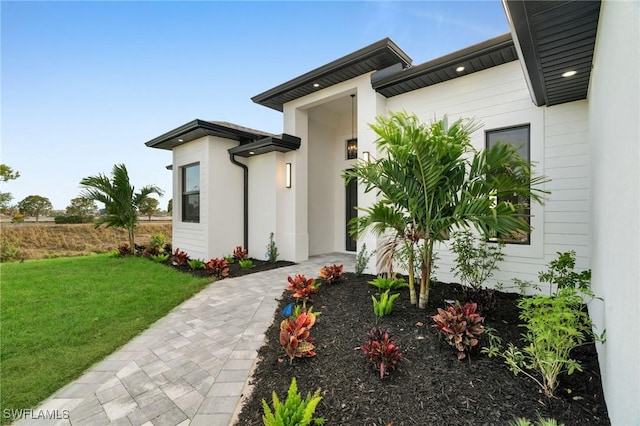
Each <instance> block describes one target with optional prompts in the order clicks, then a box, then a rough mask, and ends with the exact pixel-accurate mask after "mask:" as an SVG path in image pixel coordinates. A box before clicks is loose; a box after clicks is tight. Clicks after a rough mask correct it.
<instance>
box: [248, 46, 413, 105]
mask: <svg viewBox="0 0 640 426" xmlns="http://www.w3.org/2000/svg"><path fill="white" fill-rule="evenodd" d="M397 63H400V64H402V67H403V68H404V67H407V66H409V65H411V58H410V57H409V56H408V55H407V54H406V53H405V52H403V51H402V49H400V48H399V47H398V46H397V45H396V44H395V43H394V42H393V41H391V39H389V38H385V39H383V40H380V41H378V42H376V43H373V44H371V45H369V46H367V47H364V48H362V49H360V50H357V51H355V52H353V53H350V54H349V55H347V56H344V57H342V58H340V59H337V60H335V61H333V62H330V63H328V64H326V65H323V66H321V67H320V68H316V69H314V70H313V71H310V72H308V73H306V74H303V75H301V76H299V77H296V78H294V79H293V80H290V81H288V82H286V83H283V84H281V85H279V86H276V87H274V88H273V89H270V90H267V91H266V92H263V93H261V94H259V95H256V96H254V97H253V98H251V100H252V101H253V102H255V103H257V104H260V105H263V106H266V107H269V108H272V109H275V110H277V111H282V106H283V105H284V104H285V103H287V102H290V101H292V100H294V99H298V98H301V97H303V96H306V95H308V94H310V93H313V92H316V91H318V90H322V89H326V88H327V87H330V86H333V85H334V84H338V83H342V82H343V81H347V80H351V79H352V78H354V77H357V76H360V75H362V74H366V73H369V72H371V71H377V70H381V69H383V68H387V67H389V66H391V65H394V64H397ZM316 83H317V84H319V86H318V87H313V85H314V84H316Z"/></svg>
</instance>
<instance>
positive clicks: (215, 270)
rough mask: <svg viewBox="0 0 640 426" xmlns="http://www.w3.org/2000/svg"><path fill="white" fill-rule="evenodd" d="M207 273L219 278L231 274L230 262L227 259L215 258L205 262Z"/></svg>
mask: <svg viewBox="0 0 640 426" xmlns="http://www.w3.org/2000/svg"><path fill="white" fill-rule="evenodd" d="M204 268H205V270H206V271H207V274H209V275H213V276H214V277H216V278H218V279H222V278H226V277H228V276H229V262H227V261H226V260H225V259H219V258H213V259H211V260H209V261H208V262H207V263H205V264H204Z"/></svg>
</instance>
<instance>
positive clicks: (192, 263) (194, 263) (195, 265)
mask: <svg viewBox="0 0 640 426" xmlns="http://www.w3.org/2000/svg"><path fill="white" fill-rule="evenodd" d="M187 264H188V265H189V268H191V269H192V270H194V271H195V270H197V269H205V267H204V260H202V259H189V260H187Z"/></svg>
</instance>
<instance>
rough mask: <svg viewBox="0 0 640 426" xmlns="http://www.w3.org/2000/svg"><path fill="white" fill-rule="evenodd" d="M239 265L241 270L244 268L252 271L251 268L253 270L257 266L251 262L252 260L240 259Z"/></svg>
mask: <svg viewBox="0 0 640 426" xmlns="http://www.w3.org/2000/svg"><path fill="white" fill-rule="evenodd" d="M238 264H239V265H240V268H242V269H251V268H253V267H254V266H255V265H254V264H253V260H251V259H240V260H238Z"/></svg>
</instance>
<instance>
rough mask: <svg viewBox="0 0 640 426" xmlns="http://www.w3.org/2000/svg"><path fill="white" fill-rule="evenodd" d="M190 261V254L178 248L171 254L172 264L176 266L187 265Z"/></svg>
mask: <svg viewBox="0 0 640 426" xmlns="http://www.w3.org/2000/svg"><path fill="white" fill-rule="evenodd" d="M188 262H189V255H187V253H186V252H184V251H182V250H180V249H179V248H177V249H176V250H175V251H174V252H173V254H172V255H171V264H172V265H174V266H185V265H187V264H188Z"/></svg>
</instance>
